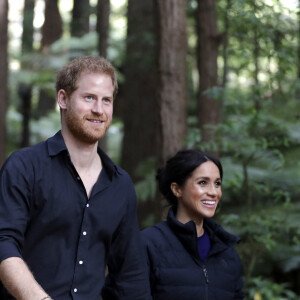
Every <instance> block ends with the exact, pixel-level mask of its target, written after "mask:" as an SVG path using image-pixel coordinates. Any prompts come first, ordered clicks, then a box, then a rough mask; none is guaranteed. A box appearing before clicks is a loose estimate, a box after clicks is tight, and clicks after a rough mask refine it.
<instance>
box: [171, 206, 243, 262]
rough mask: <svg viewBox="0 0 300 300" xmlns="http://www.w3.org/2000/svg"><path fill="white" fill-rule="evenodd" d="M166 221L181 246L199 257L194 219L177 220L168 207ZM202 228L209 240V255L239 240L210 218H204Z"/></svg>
mask: <svg viewBox="0 0 300 300" xmlns="http://www.w3.org/2000/svg"><path fill="white" fill-rule="evenodd" d="M167 223H168V225H169V227H170V228H171V230H172V231H173V232H174V234H175V235H176V236H177V238H178V239H179V240H180V242H181V243H182V244H183V246H184V247H185V248H186V249H187V251H188V252H189V253H190V254H191V255H192V256H193V257H194V258H197V259H199V255H198V246H197V230H196V224H195V222H194V221H189V222H187V223H185V224H183V223H181V222H179V221H178V220H177V219H176V217H175V214H174V208H170V210H169V213H168V217H167ZM203 226H204V230H205V231H206V232H207V233H208V235H209V238H210V241H211V249H210V252H209V256H210V255H213V254H216V253H218V252H221V251H224V250H225V249H227V248H228V247H229V246H231V245H233V244H234V243H237V242H239V240H240V239H239V238H238V237H237V236H235V235H232V234H230V233H229V232H227V231H225V230H224V229H223V228H222V227H221V226H220V225H219V224H217V223H216V222H215V221H214V220H212V219H207V218H205V219H204V222H203Z"/></svg>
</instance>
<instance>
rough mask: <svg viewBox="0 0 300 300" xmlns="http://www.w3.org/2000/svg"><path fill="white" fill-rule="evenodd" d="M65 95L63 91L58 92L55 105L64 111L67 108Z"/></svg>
mask: <svg viewBox="0 0 300 300" xmlns="http://www.w3.org/2000/svg"><path fill="white" fill-rule="evenodd" d="M67 99H68V96H67V93H66V91H65V90H59V91H58V93H57V103H58V105H59V107H60V109H66V108H67Z"/></svg>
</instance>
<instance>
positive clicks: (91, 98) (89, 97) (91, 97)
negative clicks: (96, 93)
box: [85, 96, 94, 101]
mask: <svg viewBox="0 0 300 300" xmlns="http://www.w3.org/2000/svg"><path fill="white" fill-rule="evenodd" d="M85 99H86V100H87V101H92V100H94V98H93V96H85Z"/></svg>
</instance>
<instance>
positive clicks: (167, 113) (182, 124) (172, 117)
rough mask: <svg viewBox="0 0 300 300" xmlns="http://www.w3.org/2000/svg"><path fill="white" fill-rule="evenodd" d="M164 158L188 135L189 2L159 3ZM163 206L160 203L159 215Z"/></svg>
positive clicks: (160, 120) (161, 126)
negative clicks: (187, 63) (186, 11)
mask: <svg viewBox="0 0 300 300" xmlns="http://www.w3.org/2000/svg"><path fill="white" fill-rule="evenodd" d="M156 3H157V10H158V11H157V16H158V45H159V47H158V68H159V72H158V79H159V88H158V95H157V103H158V107H159V114H160V115H159V122H160V123H159V125H160V155H159V164H162V163H164V162H165V161H166V160H167V159H168V158H169V157H170V156H173V155H174V154H175V153H176V152H177V151H178V150H179V149H181V147H182V143H183V139H184V137H185V133H186V123H187V121H186V109H187V108H186V106H187V105H186V104H187V83H186V77H187V69H186V55H187V33H186V14H185V1H182V0H172V1H166V0H157V2H156ZM163 206H164V205H163V203H162V202H161V201H160V200H158V201H157V214H156V215H157V216H160V217H161V214H162V207H163Z"/></svg>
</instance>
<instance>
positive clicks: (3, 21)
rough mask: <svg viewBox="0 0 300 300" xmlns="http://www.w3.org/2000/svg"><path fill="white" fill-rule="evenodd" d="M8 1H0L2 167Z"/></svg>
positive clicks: (2, 157) (0, 157)
mask: <svg viewBox="0 0 300 300" xmlns="http://www.w3.org/2000/svg"><path fill="white" fill-rule="evenodd" d="M7 44H8V0H1V1H0V45H1V47H0V78H1V81H0V167H1V166H2V164H3V163H4V161H5V159H6V111H7V105H8V103H7V102H8V101H7V99H8V88H7V83H8V80H7V78H8V61H7V60H8V55H7Z"/></svg>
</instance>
